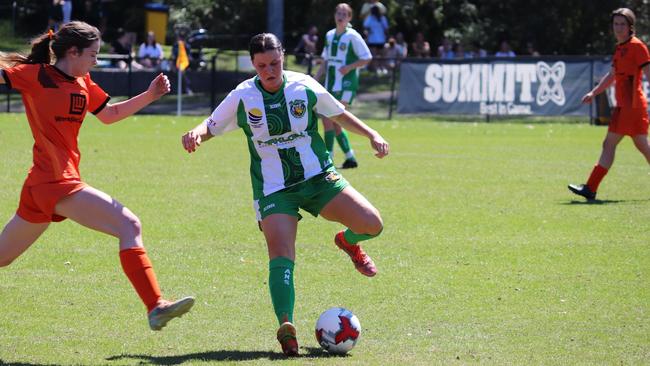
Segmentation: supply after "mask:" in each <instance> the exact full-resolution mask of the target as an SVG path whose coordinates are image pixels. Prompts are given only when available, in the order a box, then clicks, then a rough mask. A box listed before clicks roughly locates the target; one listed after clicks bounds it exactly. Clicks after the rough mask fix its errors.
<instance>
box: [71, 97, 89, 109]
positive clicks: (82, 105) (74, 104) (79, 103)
mask: <svg viewBox="0 0 650 366" xmlns="http://www.w3.org/2000/svg"><path fill="white" fill-rule="evenodd" d="M84 110H86V96H85V95H83V94H70V114H83V112H84Z"/></svg>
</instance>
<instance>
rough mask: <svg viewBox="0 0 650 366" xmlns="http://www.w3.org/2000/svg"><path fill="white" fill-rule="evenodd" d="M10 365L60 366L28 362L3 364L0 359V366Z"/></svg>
mask: <svg viewBox="0 0 650 366" xmlns="http://www.w3.org/2000/svg"><path fill="white" fill-rule="evenodd" d="M4 365H7V366H8V365H11V366H55V365H60V364H58V363H30V362H5V361H3V360H2V359H0V366H4Z"/></svg>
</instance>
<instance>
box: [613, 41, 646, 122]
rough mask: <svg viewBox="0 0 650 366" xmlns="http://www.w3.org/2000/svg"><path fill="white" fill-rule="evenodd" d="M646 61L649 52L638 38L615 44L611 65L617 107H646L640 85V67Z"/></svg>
mask: <svg viewBox="0 0 650 366" xmlns="http://www.w3.org/2000/svg"><path fill="white" fill-rule="evenodd" d="M648 63H650V54H649V53H648V48H647V47H646V45H645V44H644V43H643V42H642V41H641V40H640V39H638V38H636V37H631V38H630V39H629V40H628V41H627V42H625V43H621V44H618V45H617V46H616V51H615V52H614V59H613V61H612V66H613V67H614V74H615V75H614V77H615V81H616V105H617V106H618V107H622V108H635V109H636V108H643V109H644V110H646V109H647V108H648V102H647V101H646V97H645V95H644V94H643V89H642V86H641V79H642V68H643V66H645V65H646V64H648Z"/></svg>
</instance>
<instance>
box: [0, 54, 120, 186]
mask: <svg viewBox="0 0 650 366" xmlns="http://www.w3.org/2000/svg"><path fill="white" fill-rule="evenodd" d="M2 71H3V76H4V79H5V81H6V83H7V86H8V87H10V88H13V89H15V90H17V91H19V92H20V93H21V94H22V98H23V104H24V105H25V113H26V115H27V120H28V121H29V126H30V128H31V130H32V136H33V137H34V147H33V166H32V167H31V169H30V171H29V175H28V177H27V180H26V182H25V185H26V186H33V185H37V184H43V183H53V182H61V181H80V180H81V176H80V174H79V160H80V154H79V148H78V146H77V136H78V135H79V129H80V128H81V124H82V123H83V120H84V117H85V116H86V112H87V111H90V112H91V113H93V114H97V113H99V112H100V111H101V110H102V109H103V108H104V107H105V106H106V104H107V103H108V100H109V99H110V97H109V96H108V94H106V92H105V91H104V90H102V88H100V87H99V86H98V85H97V84H95V83H94V82H93V81H92V80H91V79H90V75H86V76H84V77H78V78H75V77H72V76H69V75H67V74H65V73H64V72H62V71H61V70H59V69H57V68H56V67H54V66H52V65H46V64H22V65H18V66H15V67H12V68H8V69H4V70H2Z"/></svg>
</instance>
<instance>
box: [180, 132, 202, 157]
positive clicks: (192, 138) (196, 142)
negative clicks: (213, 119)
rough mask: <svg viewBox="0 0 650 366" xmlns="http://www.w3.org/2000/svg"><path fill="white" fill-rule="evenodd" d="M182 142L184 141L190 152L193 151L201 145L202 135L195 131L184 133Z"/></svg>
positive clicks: (184, 146) (184, 145)
mask: <svg viewBox="0 0 650 366" xmlns="http://www.w3.org/2000/svg"><path fill="white" fill-rule="evenodd" d="M181 142H182V143H183V148H184V149H185V150H187V152H188V153H193V152H195V151H196V149H197V148H198V147H199V146H201V135H199V134H198V133H196V132H194V131H189V132H188V133H186V134H184V135H183V137H182V139H181Z"/></svg>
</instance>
